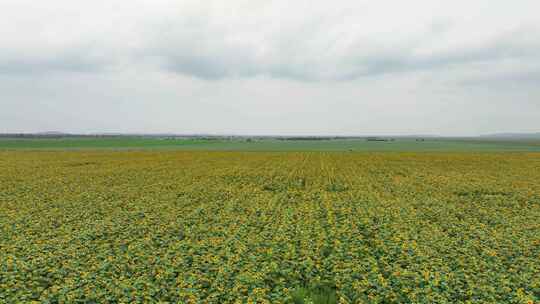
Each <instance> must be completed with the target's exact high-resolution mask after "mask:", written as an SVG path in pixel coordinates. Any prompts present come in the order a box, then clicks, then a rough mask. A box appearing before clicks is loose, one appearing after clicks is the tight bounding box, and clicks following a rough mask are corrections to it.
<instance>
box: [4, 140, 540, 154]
mask: <svg viewBox="0 0 540 304" xmlns="http://www.w3.org/2000/svg"><path fill="white" fill-rule="evenodd" d="M13 149H17V150H185V151H261V152H268V151H353V152H374V151H379V152H385V151H397V152H407V151H415V152H540V140H492V139H491V140H490V139H479V138H461V139H460V138H426V139H423V140H422V141H417V140H416V139H414V138H398V139H396V140H394V141H386V142H385V141H366V140H365V139H331V140H305V139H304V140H298V139H296V140H290V139H289V140H283V139H282V140H279V139H260V140H259V139H257V140H249V141H248V140H245V139H244V140H242V139H231V140H227V139H219V138H218V139H196V138H195V139H166V138H162V139H160V138H149V137H126V136H122V137H104V138H92V137H90V138H78V137H74V138H56V139H54V138H53V139H51V138H49V139H44V138H26V139H8V138H4V139H0V150H13Z"/></svg>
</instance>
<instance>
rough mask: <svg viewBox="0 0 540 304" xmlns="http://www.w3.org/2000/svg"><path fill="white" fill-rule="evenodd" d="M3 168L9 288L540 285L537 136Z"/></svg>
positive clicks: (473, 288)
mask: <svg viewBox="0 0 540 304" xmlns="http://www.w3.org/2000/svg"><path fill="white" fill-rule="evenodd" d="M245 144H249V143H245ZM377 144H378V143H377ZM382 144H386V143H382ZM0 167H1V168H2V170H1V171H0V206H1V208H0V302H6V303H9V302H31V301H37V302H43V303H74V302H84V303H127V302H161V303H167V302H168V303H230V302H233V303H234V302H238V303H285V302H291V303H309V302H313V303H534V302H536V301H540V263H539V262H538V261H539V259H540V221H539V218H540V183H539V182H538V181H540V153H534V152H504V153H502V152H443V151H439V152H427V151H424V152H422V153H419V152H320V151H319V152H223V151H221V152H220V151H169V150H143V151H111V150H98V151H89V150H77V151H43V150H39V151H27V150H9V151H0Z"/></svg>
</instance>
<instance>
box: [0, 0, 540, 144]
mask: <svg viewBox="0 0 540 304" xmlns="http://www.w3.org/2000/svg"><path fill="white" fill-rule="evenodd" d="M539 12H540V1H538V0H514V1H508V0H457V1H456V0H454V1H447V0H444V1H442V0H425V1H421V0H409V1H394V0H393V1H390V0H377V1H375V0H371V1H364V0H351V1H339V0H338V1H317V0H307V1H303V0H295V1H290V0H272V1H258V0H242V1H238V0H227V1H223V0H222V1H211V0H193V1H191V0H185V1H183V0H179V1H168V0H130V1H125V0H122V1H118V0H107V1H102V0H93V1H86V0H84V1H82V0H65V1H59V0H47V1H36V0H0V133H1V132H35V131H64V132H149V133H155V132H174V133H213V134H284V135H287V134H303V135H314V134H334V135H338V134H341V135H373V134H381V135H382V134H440V135H474V134H483V133H494V132H540V18H539Z"/></svg>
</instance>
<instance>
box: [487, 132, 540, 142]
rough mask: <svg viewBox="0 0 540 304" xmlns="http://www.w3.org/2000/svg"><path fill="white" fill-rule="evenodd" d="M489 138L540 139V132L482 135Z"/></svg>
mask: <svg viewBox="0 0 540 304" xmlns="http://www.w3.org/2000/svg"><path fill="white" fill-rule="evenodd" d="M480 137H482V138H489V139H538V140H540V132H537V133H495V134H487V135H482V136H480Z"/></svg>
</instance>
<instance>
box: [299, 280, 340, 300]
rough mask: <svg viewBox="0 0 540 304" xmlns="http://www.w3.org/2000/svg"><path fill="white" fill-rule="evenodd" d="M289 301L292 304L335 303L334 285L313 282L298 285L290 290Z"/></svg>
mask: <svg viewBox="0 0 540 304" xmlns="http://www.w3.org/2000/svg"><path fill="white" fill-rule="evenodd" d="M291 303H294V304H310V303H311V304H337V303H338V299H337V295H336V290H335V287H332V286H331V285H329V284H325V283H322V284H320V283H319V284H315V285H312V286H309V287H299V288H296V289H295V290H293V291H292V292H291Z"/></svg>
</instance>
